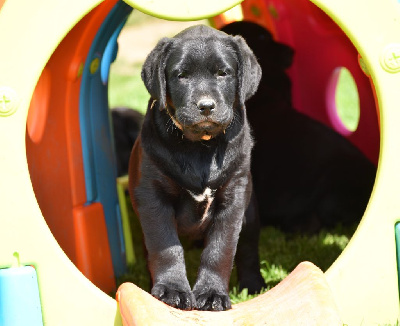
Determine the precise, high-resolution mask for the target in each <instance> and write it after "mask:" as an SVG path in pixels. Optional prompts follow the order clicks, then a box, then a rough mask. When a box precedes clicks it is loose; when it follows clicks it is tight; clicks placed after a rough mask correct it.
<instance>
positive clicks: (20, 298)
mask: <svg viewBox="0 0 400 326" xmlns="http://www.w3.org/2000/svg"><path fill="white" fill-rule="evenodd" d="M26 325H29V326H43V319H42V308H41V305H40V296H39V286H38V281H37V275H36V270H35V269H34V268H33V267H32V266H24V267H12V268H6V269H0V326H26Z"/></svg>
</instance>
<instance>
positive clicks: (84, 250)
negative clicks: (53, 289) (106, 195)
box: [73, 203, 115, 293]
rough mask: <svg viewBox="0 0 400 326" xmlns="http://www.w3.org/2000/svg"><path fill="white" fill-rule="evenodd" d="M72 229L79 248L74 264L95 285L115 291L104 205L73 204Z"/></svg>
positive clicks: (106, 290)
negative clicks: (76, 205) (75, 205)
mask: <svg viewBox="0 0 400 326" xmlns="http://www.w3.org/2000/svg"><path fill="white" fill-rule="evenodd" d="M73 215H74V230H75V234H76V235H77V236H76V237H75V243H76V247H77V248H79V250H78V251H77V257H76V266H77V267H78V268H79V270H80V271H81V272H82V273H83V274H84V275H85V276H86V277H87V278H88V279H90V280H91V281H92V282H93V283H94V284H95V285H97V286H98V287H99V288H100V289H102V290H103V291H104V292H106V293H110V292H112V291H115V279H114V271H113V267H112V261H111V252H110V247H109V246H108V237H107V227H106V223H105V219H104V212H103V206H102V205H101V204H100V203H93V204H91V205H87V206H80V207H75V208H74V210H73Z"/></svg>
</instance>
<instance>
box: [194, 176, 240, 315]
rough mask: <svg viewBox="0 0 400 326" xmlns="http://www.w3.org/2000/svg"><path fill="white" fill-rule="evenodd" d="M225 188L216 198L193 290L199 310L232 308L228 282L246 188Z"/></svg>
mask: <svg viewBox="0 0 400 326" xmlns="http://www.w3.org/2000/svg"><path fill="white" fill-rule="evenodd" d="M242 185H243V183H242ZM226 188H227V189H229V193H227V192H225V193H224V194H222V195H221V194H219V195H218V197H219V198H218V200H219V203H218V208H216V212H215V213H214V216H213V222H212V223H211V225H210V227H209V229H208V231H207V234H206V237H205V248H204V250H203V253H202V255H201V261H200V267H199V271H198V275H197V280H196V283H195V285H194V287H193V294H194V296H195V298H196V306H197V309H199V310H214V311H222V310H226V309H230V308H231V302H230V299H229V295H228V291H229V279H230V276H231V272H232V265H233V258H234V256H235V252H236V246H237V242H238V238H239V233H240V230H241V226H242V222H243V217H244V211H245V209H244V207H245V202H246V200H245V196H246V191H244V190H243V189H245V188H246V185H244V186H242V187H237V188H236V187H229V186H228V187H226ZM225 191H226V190H225Z"/></svg>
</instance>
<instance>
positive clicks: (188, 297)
mask: <svg viewBox="0 0 400 326" xmlns="http://www.w3.org/2000/svg"><path fill="white" fill-rule="evenodd" d="M151 294H152V295H153V296H154V297H156V298H157V299H159V300H160V301H162V302H165V303H166V304H167V305H170V306H171V307H174V308H178V309H182V310H192V309H193V308H194V307H195V299H194V295H193V293H192V292H191V291H190V289H189V290H183V289H181V288H180V287H179V286H178V285H173V284H169V285H165V284H160V283H158V284H156V285H154V286H153V288H152V289H151Z"/></svg>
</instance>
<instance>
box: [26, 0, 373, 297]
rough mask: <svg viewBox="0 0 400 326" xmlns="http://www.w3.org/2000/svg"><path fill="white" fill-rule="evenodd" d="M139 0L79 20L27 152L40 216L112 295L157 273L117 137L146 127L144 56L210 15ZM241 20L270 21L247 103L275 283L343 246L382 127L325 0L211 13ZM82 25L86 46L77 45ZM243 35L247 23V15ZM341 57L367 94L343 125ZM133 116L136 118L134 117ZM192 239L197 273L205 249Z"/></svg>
mask: <svg viewBox="0 0 400 326" xmlns="http://www.w3.org/2000/svg"><path fill="white" fill-rule="evenodd" d="M131 10H132V8H130V7H129V6H128V5H126V4H124V3H123V2H116V1H106V2H104V4H102V5H100V6H99V7H98V8H96V9H95V11H94V12H92V13H91V14H89V15H87V16H86V17H85V18H84V19H83V20H82V21H81V22H79V23H78V24H77V25H76V26H75V27H74V28H73V29H72V30H71V32H70V33H69V34H68V36H67V37H66V38H65V39H64V40H63V41H62V43H61V44H60V46H59V47H58V49H57V50H56V51H55V53H54V54H53V56H52V58H51V59H50V60H49V62H48V64H47V66H46V68H45V69H44V71H43V73H42V76H41V78H40V79H39V82H38V84H37V87H36V90H35V93H34V96H33V98H32V102H31V107H30V110H29V116H28V122H27V138H26V144H27V158H28V164H29V170H30V174H31V180H32V184H33V188H34V191H35V195H36V197H37V200H38V203H39V206H40V208H41V210H42V213H43V215H44V217H45V219H46V221H47V223H48V225H49V227H50V229H51V231H52V232H53V234H54V235H55V237H56V239H57V241H58V242H59V244H60V245H61V247H62V248H63V250H64V251H65V252H66V254H67V255H68V257H69V258H70V259H71V260H72V261H73V262H74V263H75V265H76V266H77V267H78V269H80V270H81V271H82V272H83V273H84V274H85V275H86V276H87V277H88V278H89V279H90V280H91V281H92V282H93V283H95V284H96V285H97V286H99V287H100V288H101V289H103V290H104V291H105V292H107V293H109V292H112V291H114V290H115V288H116V284H117V283H115V276H116V277H117V278H118V281H117V282H122V281H124V280H129V281H133V282H134V283H136V284H138V285H139V286H141V287H143V288H145V289H147V290H149V284H150V282H149V277H148V276H146V275H147V270H146V264H145V258H144V256H143V250H142V241H141V231H140V225H139V223H138V221H137V219H136V218H134V217H133V216H132V214H133V211H132V209H131V205H130V203H129V199H128V197H127V196H126V194H125V193H124V191H125V188H126V179H125V180H124V179H123V175H124V174H125V173H126V171H125V167H126V166H127V164H125V165H124V164H123V161H124V160H125V161H126V158H127V157H128V156H129V152H130V149H128V150H126V149H123V146H120V145H118V144H117V141H118V139H119V137H121V138H120V139H122V140H121V141H122V142H123V143H124V142H125V145H126V144H128V147H129V146H132V143H131V141H132V138H135V135H137V132H136V133H133V134H132V129H133V128H134V127H132V126H135V125H136V126H137V125H140V123H141V115H142V114H143V113H144V112H145V110H146V107H147V101H148V96H149V95H148V94H147V91H146V90H145V88H144V86H143V84H142V82H141V79H140V70H141V63H142V62H143V60H144V58H145V56H146V55H147V54H148V52H149V51H150V50H151V49H152V47H153V46H154V45H155V44H156V42H157V41H158V40H159V39H160V38H161V37H163V36H173V35H174V34H176V33H177V32H179V31H180V30H182V29H184V28H186V27H188V26H190V25H193V24H198V23H199V22H190V23H177V22H167V21H164V20H161V19H157V18H153V17H149V16H146V15H144V14H142V13H140V12H138V11H136V10H134V11H133V12H132V13H131ZM299 13H301V14H299ZM241 19H243V20H245V21H252V22H255V23H257V24H258V25H259V26H262V27H263V28H265V29H266V30H267V32H266V34H263V33H264V32H260V34H256V35H255V40H254V41H255V43H253V41H252V40H250V39H249V40H248V43H249V46H250V47H254V48H253V50H254V51H255V52H256V51H257V53H256V55H257V57H258V59H259V62H260V64H261V65H262V68H263V71H264V72H263V75H264V76H265V78H264V77H263V80H262V82H261V83H262V84H261V85H260V87H259V91H258V93H257V95H256V96H255V97H254V98H252V99H251V100H250V101H249V103H247V108H246V110H247V112H248V115H249V119H250V121H251V123H252V127H253V130H254V136H255V140H256V147H255V152H254V155H253V160H254V163H253V170H254V172H253V179H254V183H255V187H256V193H258V195H257V197H258V202H259V207H260V214H261V220H262V225H263V227H262V230H261V237H260V260H261V261H262V264H261V267H262V274H263V276H264V278H265V280H266V283H267V285H268V286H269V287H270V286H273V285H275V284H276V283H277V282H279V281H280V280H281V279H282V278H284V277H285V276H286V275H287V273H289V272H290V271H291V270H292V269H293V268H294V267H295V266H296V265H297V264H298V263H299V262H300V261H303V260H309V261H312V262H314V263H315V264H316V265H317V266H319V267H321V269H323V270H326V269H327V268H328V267H329V266H330V265H331V264H332V263H333V262H334V260H336V259H337V257H338V256H339V255H340V253H341V251H342V250H343V249H344V248H345V246H346V244H347V243H348V241H349V239H350V238H351V236H352V234H353V232H354V230H355V228H356V226H357V224H358V223H359V221H360V219H361V218H362V216H363V213H364V211H365V208H366V205H367V203H368V200H369V196H370V193H371V191H372V187H373V184H374V178H375V169H376V165H377V163H378V152H379V126H378V121H377V116H376V107H375V104H374V99H373V92H372V89H371V85H370V81H369V79H368V77H366V76H365V75H364V74H363V72H362V70H361V69H360V67H359V66H358V58H357V51H356V49H355V48H354V46H353V45H352V43H351V42H350V40H349V39H348V38H347V36H346V35H345V34H344V33H343V32H342V31H341V30H340V27H338V26H337V25H336V24H335V23H334V22H333V21H332V20H331V19H330V18H329V17H328V16H327V15H326V14H325V13H323V12H322V11H321V10H320V9H319V8H317V7H316V6H315V5H313V4H312V3H310V2H308V1H306V0H291V1H285V2H284V3H281V2H279V6H278V5H277V2H276V1H272V0H271V1H270V0H265V1H256V0H254V1H253V0H245V1H244V2H243V3H242V5H241V8H239V7H238V8H236V9H235V10H234V11H231V12H230V13H227V14H223V15H220V16H218V17H215V18H213V19H210V21H202V22H200V23H206V24H211V25H213V26H215V27H217V28H219V29H221V28H222V29H225V28H224V26H225V25H227V24H229V23H231V22H232V21H233V20H241ZM105 22H106V23H105ZM91 24H94V26H96V27H95V28H93V27H92V26H93V25H91ZM89 26H91V27H90V28H89ZM241 28H242V30H240V29H241ZM83 32H86V33H87V34H84V35H86V37H87V42H86V44H83V43H85V42H80V43H79V42H77V40H79V38H80V35H83ZM232 33H238V34H240V33H242V34H245V33H246V30H245V27H243V26H238V31H234V32H232ZM253 36H254V35H253ZM245 38H246V37H245ZM117 39H118V42H117ZM266 41H268V42H267V43H263V42H266ZM76 44H79V46H77V45H76ZM316 44H318V46H317V45H316ZM257 46H258V47H259V48H258V49H256V47H257ZM334 49H335V50H334ZM332 51H336V54H337V55H335V56H332V55H331V53H332ZM110 67H111V70H110ZM338 67H343V70H342V69H341V70H340V72H341V73H342V72H343V71H346V72H345V73H347V72H348V73H349V74H350V75H351V76H352V77H351V78H352V80H353V81H354V84H352V85H353V86H352V87H353V95H351V96H354V90H355V91H356V92H357V98H358V100H359V103H358V105H357V106H359V116H358V117H356V118H354V120H355V121H356V123H354V122H353V126H350V127H348V126H347V125H346V122H343V120H346V118H341V119H343V120H341V121H342V122H343V125H344V126H345V128H344V129H343V130H344V131H345V132H343V130H342V129H340V127H338V124H335V121H336V120H332V112H333V113H335V114H336V113H337V114H338V115H339V116H340V115H341V113H338V112H337V111H336V109H339V107H340V105H335V106H334V108H335V111H332V110H333V109H332V108H330V107H329V104H327V102H329V101H327V96H328V95H327V93H329V92H332V90H333V93H334V94H335V103H337V102H336V96H338V97H340V96H345V95H343V93H345V92H346V91H348V88H346V87H345V91H342V90H341V86H340V85H341V83H340V82H338V80H340V74H341V73H338V70H337V69H338ZM109 70H110V71H109ZM333 76H335V78H336V80H335V82H332V80H333V79H334V77H333ZM332 85H333V86H332ZM345 97H346V96H345ZM339 101H341V103H342V102H345V101H346V99H345V100H343V99H341V100H339ZM331 103H332V102H331ZM344 106H345V107H346V105H344ZM345 107H344V108H341V109H340V110H342V111H346V110H347V109H346V108H345ZM132 109H133V110H132ZM133 112H136V113H133ZM137 112H139V113H137ZM355 115H356V116H357V113H355ZM353 116H354V114H353ZM131 119H133V121H134V122H133V125H132V124H130V123H126V122H127V121H128V120H129V121H130V120H131ZM126 127H127V128H128V129H126ZM346 130H347V132H346ZM349 152H350V154H349ZM104 162H106V163H104ZM357 162H358V163H357ZM119 164H120V165H119ZM358 164H359V165H358ZM124 166H125V167H124ZM360 166H361V168H360ZM88 176H89V177H88ZM365 176H367V178H364V177H365ZM121 177H122V179H121ZM361 179H365V180H364V181H365V183H360V180H361ZM116 180H118V181H116ZM104 189H106V190H104ZM103 191H104V192H103ZM355 191H356V192H357V195H356V196H355ZM102 194H103V195H102ZM348 208H351V209H348ZM123 211H125V213H122V215H121V212H123ZM123 215H124V216H125V221H126V218H127V219H128V220H127V221H128V223H125V224H124V216H123ZM335 216H341V219H337V218H336V217H335ZM127 229H129V232H127ZM127 239H130V240H128V242H127ZM129 241H132V242H129ZM127 243H128V244H127ZM186 246H187V247H188V250H187V252H186V264H187V268H188V274H189V278H190V279H191V280H193V279H194V278H195V277H196V273H197V266H198V261H199V258H198V256H199V253H200V252H201V249H199V248H198V247H197V246H195V245H192V244H186ZM128 247H131V249H130V250H131V252H130V253H128V250H129V249H128ZM234 286H235V276H233V278H232V288H233V291H232V300H233V302H238V301H240V300H242V299H246V298H248V297H247V296H246V295H245V294H240V293H238V290H237V289H235V288H234ZM235 300H236V301H235Z"/></svg>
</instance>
